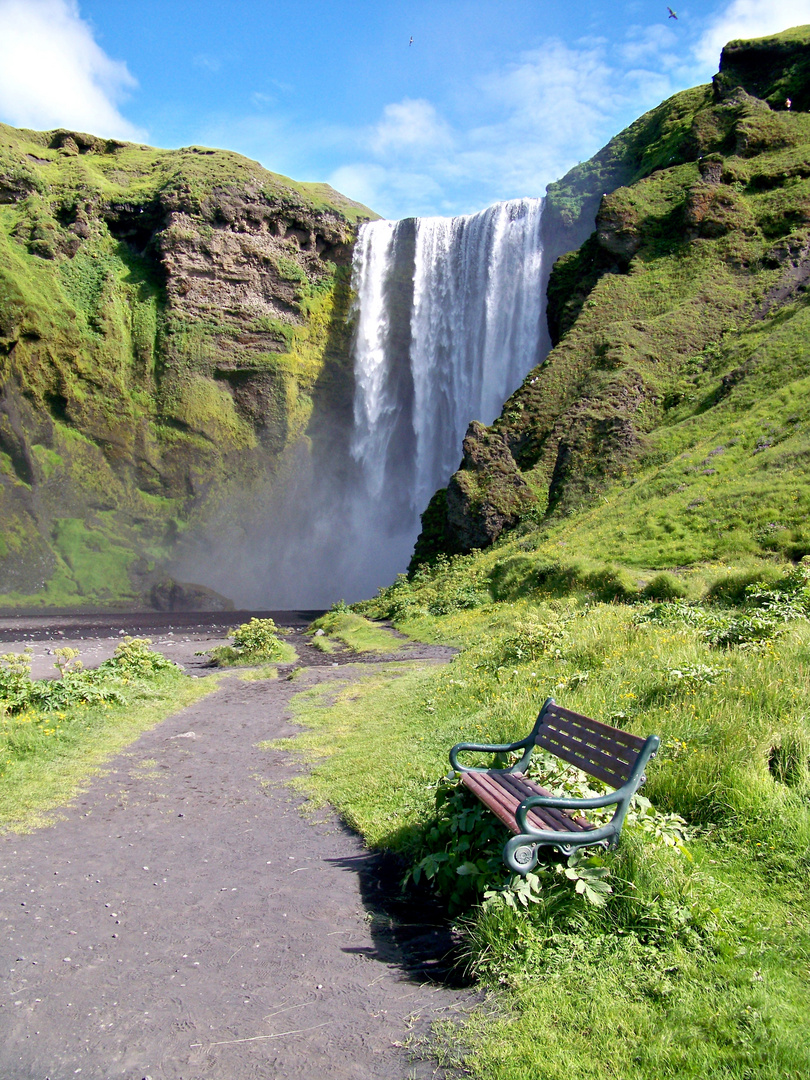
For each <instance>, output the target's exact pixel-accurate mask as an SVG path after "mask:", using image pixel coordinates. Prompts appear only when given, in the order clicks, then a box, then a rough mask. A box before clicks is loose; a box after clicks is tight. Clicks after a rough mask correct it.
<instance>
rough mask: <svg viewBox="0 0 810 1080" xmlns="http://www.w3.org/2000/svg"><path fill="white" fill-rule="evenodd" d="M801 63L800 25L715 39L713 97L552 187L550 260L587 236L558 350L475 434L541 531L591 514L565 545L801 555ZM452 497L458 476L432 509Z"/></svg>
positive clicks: (653, 117) (653, 557) (448, 526)
mask: <svg viewBox="0 0 810 1080" xmlns="http://www.w3.org/2000/svg"><path fill="white" fill-rule="evenodd" d="M808 56H810V27H799V28H796V29H795V30H791V31H788V32H787V33H786V34H783V35H778V36H777V37H774V38H767V39H762V40H760V41H755V42H733V43H732V44H731V45H729V46H727V48H726V49H725V50H724V52H723V61H722V70H721V73H720V76H719V77H718V78H717V79H716V80H715V83H714V86H713V87H712V86H706V87H697V88H695V89H693V90H689V91H686V92H685V93H682V94H677V95H675V97H673V98H671V99H669V100H668V101H666V102H664V103H663V104H662V105H660V106H658V108H656V109H654V110H652V111H651V112H650V113H647V114H646V115H645V116H643V117H641V118H640V119H639V120H637V121H636V122H635V123H634V124H632V125H631V126H630V127H629V128H628V129H627V130H626V131H624V132H622V133H621V134H620V135H618V136H617V137H616V138H615V139H613V140H611V142H610V143H609V144H608V145H607V146H606V147H605V148H604V149H603V150H602V151H600V152H599V153H598V154H597V155H596V156H595V157H594V158H593V159H592V160H591V161H588V162H585V163H583V164H582V165H579V166H577V168H575V169H573V170H572V171H571V172H570V173H569V174H568V175H567V176H566V177H563V179H562V180H560V181H559V182H558V183H556V184H552V185H550V187H549V191H548V200H547V211H546V218H544V226H545V228H546V229H547V231H548V233H549V238H550V243H551V244H552V250H554V244H555V243H562V242H563V241H564V239H565V236H566V235H568V236H578V237H579V238H581V239H583V240H584V243H582V245H581V246H580V247H579V249H578V250H576V251H573V252H570V253H567V254H565V255H563V256H562V257H561V258H559V259H558V261H557V262H556V264H555V266H554V269H553V272H552V275H551V279H550V283H549V288H548V301H549V303H548V315H549V328H550V331H551V335H552V340H553V341H554V343H555V347H554V349H553V350H552V352H551V353H550V354H549V356H548V358H547V360H546V361H545V362H544V363H543V364H542V365H541V366H539V367H537V368H535V369H534V370H533V371H531V372H530V373H529V374H528V375H527V377H526V379H525V380H524V382H523V385H522V386H521V387H519V388H518V390H517V391H516V392H515V393H514V394H513V395H512V397H511V398H510V399H509V400H508V401H507V402H506V404H505V406H504V409H503V412H502V414H501V416H500V417H499V418H498V419H497V420H496V421H495V423H494V424H493V425H492V427H491V428H490V429H489V432H488V436H489V437H491V438H492V439H501V440H503V441H504V443H505V445H506V446H508V448H509V450H510V452H511V455H512V458H513V459H514V461H515V462H516V464H517V466H518V468H519V470H520V471H521V473H522V474H523V476H524V478H525V480H526V481H527V484H528V485H529V487H530V488H531V490H533V491H535V492H537V493H538V494H539V497H540V500H541V505H542V503H543V502H545V504H546V518H545V524H544V525H543V527H542V530H543V531H545V532H546V534H547V535H549V536H551V535H555V536H561V537H562V535H563V534H561V533H560V532H559V527H558V525H557V523H558V522H560V520H561V519H564V518H566V517H568V516H569V515H575V516H576V515H583V514H584V515H587V516H588V527H587V528H586V529H585V530H583V529H582V528H580V529H579V530H578V532H577V535H576V537H574V536H572V537H571V538H565V539H563V538H561V539H560V540H559V543H560V545H564V546H566V548H567V549H571V548H574V547H577V548H582V544H579V543H578V540H579V538H582V537H585V536H586V534H587V535H589V536H592V538H593V543H594V544H595V545H596V546H597V549H599V550H600V552H601V554H603V555H604V556H605V557H609V558H613V559H628V558H629V559H631V561H635V562H637V563H639V564H641V565H643V566H647V567H666V566H674V565H679V564H688V563H689V562H690V561H694V560H699V559H711V558H723V557H726V556H727V555H728V554H729V553H730V552H732V553H743V554H746V555H748V556H756V555H767V554H768V553H773V554H774V555H787V556H788V557H801V555H802V554H804V553H805V551H806V550H807V543H808V539H807V530H806V525H805V522H806V515H807V513H808V510H810V489H808V486H807V485H806V484H805V482H804V475H805V473H804V468H805V465H804V463H805V462H806V453H807V450H806V437H805V436H804V434H803V431H804V428H803V424H804V417H805V415H806V414H807V412H808V410H809V409H810V397H808V387H807V374H808V368H807V350H806V343H805V345H800V344H799V343H800V342H801V340H802V334H803V333H804V332H805V329H804V328H805V327H807V325H808V320H810V309H808V306H807V302H806V300H807V293H806V290H807V284H808V282H810V113H808V112H807V111H805V110H806V109H810V96H809V95H810V61H808V60H807V57H808ZM785 96H789V97H790V98H791V107H790V108H789V109H788V108H787V107H786V103H785V100H784V98H785ZM555 229H556V230H557V232H556V233H555ZM566 229H567V230H568V232H567V234H566V233H565V230H566ZM586 233H590V235H588V236H587V238H586V235H585V234H586ZM808 330H810V327H808ZM763 425H764V426H763ZM484 438H485V437H484ZM779 446H782V447H783V449H781V450H780V449H778V447H779ZM721 455H722V457H721ZM765 455H767V456H768V457H767V459H766V458H765ZM488 470H489V474H488ZM483 473H484V475H485V476H487V475H491V477H492V479H493V480H495V478H496V477H497V473H498V470H497V468H493V467H492V466H491V465H490V464H488V463H487V464H484V466H483ZM485 482H486V481H484V480H482V479H481V478H479V477H478V476H477V475H476V481H475V486H476V490H477V489H478V488H480V487H481V485H482V483H485ZM467 484H469V479H468V477H467V475H466V474H465V470H463V469H462V470H461V471H460V472H459V473H457V474H456V475H455V476H454V478H453V480H452V481H451V485H450V487H448V489H447V495H446V496H445V499H446V501H448V502H449V493H450V490H451V487H453V486H455V487H456V488H458V489H464V487H465V485H467ZM732 490H733V493H734V494H733V496H732V495H731V492H732ZM597 496H602V497H603V498H602V501H601V502H599V501H597ZM475 503H476V500H475V498H474V497H473V496H472V495H471V497H469V498H468V499H467V500H466V503H465V504H463V505H462V503H461V501H459V502H458V503H457V507H458V508H459V520H455V521H453V520H452V519H451V517H450V514H449V513H447V514H446V515H445V519H444V525H443V529H444V534H445V536H446V540H445V543H446V547H445V549H444V550H445V551H446V552H447V553H452V552H453V551H455V550H457V549H458V547H459V546H461V547H462V548H465V547H466V545H467V538H468V535H469V534H470V533H471V531H472V530H475V528H477V522H478V519H477V517H476V514H477V510H476V509H475ZM531 517H532V519H534V518H536V512H534V513H533V514H532V515H531ZM519 518H523V519H525V518H526V511H525V509H524V510H521V511H520V512H519V513H518V514H517V516H516V518H515V520H518V519H519ZM577 520H578V519H577ZM509 524H511V523H507V520H506V518H505V517H504V519H503V528H504V529H508V528H509ZM530 525H531V521H530V522H529V524H528V525H527V528H528V527H529V526H530ZM589 530H590V531H589ZM440 532H441V530H439V532H435V531H434V535H433V541H432V549H431V550H432V557H435V555H436V554H437V553H438V551H437V545H438V536H439V533H440ZM498 532H499V530H498V529H497V528H495V529H493V530H491V533H490V534H489V536H487V537H485V536H484V534H483V533H481V534H480V535H478V537H477V538H478V541H479V544H483V543H488V542H491V540H492V539H494V538H495V536H497V535H498ZM584 542H585V541H584V540H583V543H584ZM420 544H422V540H420V542H419V544H418V545H417V552H419V551H420V550H422V549H421V548H420V546H419V545H420ZM590 546H591V544H590V543H588V544H586V547H590ZM589 553H590V552H589ZM631 553H632V554H631ZM416 561H417V562H418V561H419V560H418V559H417V560H416Z"/></svg>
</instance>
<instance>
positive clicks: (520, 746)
mask: <svg viewBox="0 0 810 1080" xmlns="http://www.w3.org/2000/svg"><path fill="white" fill-rule="evenodd" d="M531 742H532V737H531V735H527V736H526V738H525V739H521V740H520V742H514V743H469V742H460V743H456V745H455V746H454V747H453V748H452V750H451V751H450V766H451V768H452V769H453V771H454V772H460V773H461V772H489V770H488V769H479V768H473V767H469V766H467V765H459V763H458V755H459V753H460V751H462V750H475V751H478V752H479V753H484V754H487V753H489V754H505V753H508V752H509V751H510V750H525V749H526V747H527V746H529V744H530V743H531ZM519 764H523V762H522V761H521V762H519ZM508 771H513V770H508Z"/></svg>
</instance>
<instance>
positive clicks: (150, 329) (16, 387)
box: [0, 125, 375, 606]
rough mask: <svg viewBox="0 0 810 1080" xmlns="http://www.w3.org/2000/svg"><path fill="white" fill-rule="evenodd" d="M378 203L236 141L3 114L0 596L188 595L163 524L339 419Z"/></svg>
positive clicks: (243, 487) (279, 459)
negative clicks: (213, 146)
mask: <svg viewBox="0 0 810 1080" xmlns="http://www.w3.org/2000/svg"><path fill="white" fill-rule="evenodd" d="M373 216H375V215H373V214H372V213H371V211H369V210H367V209H366V208H365V207H362V206H359V205H358V204H356V203H353V202H351V201H350V200H348V199H346V198H344V197H343V196H341V195H340V194H338V193H337V192H335V191H333V190H332V189H331V188H329V187H327V186H326V185H319V184H297V183H295V182H293V181H292V180H289V179H287V178H286V177H282V176H278V175H276V174H274V173H270V172H267V171H266V170H265V169H263V168H262V167H261V166H259V165H258V164H257V163H256V162H253V161H249V160H247V159H245V158H242V157H240V156H239V155H238V154H233V153H228V152H225V151H214V150H209V149H205V148H202V147H189V148H186V149H183V150H176V151H165V150H158V149H153V148H151V147H147V146H138V145H134V144H131V143H123V142H118V141H115V140H104V139H99V138H95V137H94V136H91V135H85V134H82V133H78V132H68V131H63V130H60V131H51V132H44V133H42V132H34V131H24V130H16V129H13V128H9V127H6V126H3V125H0V604H5V605H17V604H26V605H30V604H40V605H42V604H47V605H65V604H71V605H75V604H95V605H97V604H111V603H125V604H128V605H138V604H156V605H157V606H164V605H166V604H170V605H171V604H179V603H182V602H183V595H184V594H183V590H180V591H179V592H178V590H177V588H176V587H175V586H173V585H172V583H167V582H166V581H165V575H163V574H162V572H161V565H162V563H163V562H164V561H165V559H166V557H167V556H168V555H169V554H170V552H171V550H172V548H173V546H174V545H175V543H176V541H177V538H178V537H179V536H180V535H181V534H182V533H184V532H185V531H187V530H192V531H193V530H194V528H195V527H196V526H197V525H199V524H200V523H202V522H203V521H204V520H205V519H206V517H207V516H208V515H210V514H211V513H212V512H214V511H216V510H217V509H221V508H222V507H223V506H227V505H229V503H230V501H231V500H233V501H234V505H241V506H246V505H248V504H249V503H251V502H254V503H255V500H256V499H261V498H266V497H267V496H268V492H269V491H270V490H271V489H272V487H273V484H274V483H275V482H276V480H277V478H278V477H280V476H282V475H283V472H284V468H285V461H286V460H287V459H288V458H289V457H290V456H291V450H292V448H293V447H295V446H296V445H300V444H301V442H302V440H305V439H306V435H307V430H308V426H309V425H310V422H311V420H312V418H313V415H317V414H319V413H321V414H328V413H332V414H334V415H335V417H336V418H337V421H338V422H343V423H345V420H346V410H347V408H349V394H350V375H351V373H350V370H349V349H348V326H347V314H348V305H349V277H348V275H349V265H350V261H351V250H352V246H353V243H354V238H355V234H356V225H357V222H358V220H362V219H363V218H369V217H373ZM203 592H204V591H198V592H197V593H195V594H194V595H193V596H189V597H187V602H189V603H192V604H194V605H195V606H199V605H201V604H202V605H205V604H206V603H208V602H210V603H214V604H216V603H217V598H216V597H215V596H210V597H206V596H205V595H203ZM167 597H170V598H171V597H173V598H174V599H173V600H172V599H168V600H167Z"/></svg>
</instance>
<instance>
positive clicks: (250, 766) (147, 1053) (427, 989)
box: [0, 642, 469, 1080]
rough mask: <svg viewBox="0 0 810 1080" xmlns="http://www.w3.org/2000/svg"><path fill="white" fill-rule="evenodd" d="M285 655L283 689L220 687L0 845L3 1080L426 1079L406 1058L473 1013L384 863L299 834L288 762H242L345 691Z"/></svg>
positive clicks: (270, 757)
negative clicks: (419, 1042) (449, 1023)
mask: <svg viewBox="0 0 810 1080" xmlns="http://www.w3.org/2000/svg"><path fill="white" fill-rule="evenodd" d="M170 644H171V642H170ZM299 651H300V652H302V653H304V652H305V653H306V656H305V657H304V659H305V660H308V659H309V658H310V657H311V658H312V660H313V661H315V665H314V666H308V667H306V668H305V670H304V671H303V672H301V673H300V674H299V677H298V678H296V679H295V681H294V682H289V681H286V680H284V679H280V680H262V681H255V682H248V681H243V680H240V679H238V678H237V677H236V676H235V675H233V676H227V677H226V678H225V679H224V681H223V683H222V685H221V687H220V689H219V690H218V691H217V692H215V693H214V694H212V695H210V696H209V697H208V698H206V699H204V700H202V701H200V702H198V703H197V704H195V705H193V706H191V707H189V708H188V709H185V710H184V711H182V712H180V713H178V714H176V715H175V716H172V717H170V718H169V719H168V720H166V721H164V722H163V723H162V724H161V725H159V726H158V727H157V728H155V729H154V730H152V731H151V732H148V733H146V734H145V735H143V736H142V737H141V738H140V739H139V740H138V741H137V742H136V743H134V744H133V745H132V746H130V748H129V749H128V751H126V752H125V753H123V754H121V755H119V756H118V757H117V758H115V759H113V761H112V762H110V765H109V772H108V773H107V774H106V775H105V776H103V777H100V778H98V779H97V780H95V781H94V782H93V783H92V785H91V787H90V788H89V790H88V791H87V793H86V794H84V795H82V796H80V797H79V798H78V799H77V800H76V801H75V802H74V803H73V804H72V805H71V806H69V807H67V808H66V810H65V812H64V818H63V820H60V821H58V822H57V823H56V824H55V825H53V826H51V827H50V828H46V829H41V830H39V831H38V832H35V833H32V834H29V835H7V836H4V837H2V838H0V877H2V880H1V881H0V886H2V891H1V892H0V936H1V937H2V941H1V942H0V970H2V971H3V976H4V978H3V992H2V997H1V998H0V1078H2V1080H46V1078H47V1080H68V1078H70V1077H80V1078H81V1080H111V1078H113V1077H124V1078H127V1080H142V1078H144V1077H149V1078H151V1080H248V1078H253V1077H257V1078H259V1077H261V1078H271V1077H273V1078H276V1077H278V1078H286V1077H290V1078H293V1077H303V1078H307V1080H309V1078H320V1077H335V1078H341V1080H342V1078H358V1080H361V1078H362V1080H366V1078H378V1077H379V1078H380V1080H383V1078H384V1080H398V1078H406V1077H430V1076H434V1075H436V1074H435V1073H434V1069H433V1066H432V1065H431V1064H430V1063H428V1062H426V1061H414V1060H412V1058H411V1055H410V1054H409V1052H408V1051H407V1049H405V1048H404V1047H403V1045H402V1044H403V1043H405V1042H406V1041H407V1040H408V1038H409V1036H410V1035H411V1034H412V1033H414V1032H416V1033H417V1034H419V1033H425V1032H426V1031H427V1029H428V1027H429V1024H430V1022H431V1021H432V1020H434V1019H435V1018H437V1017H441V1016H449V1017H452V1016H454V1015H456V1013H457V1010H458V1009H460V1008H461V1007H463V1005H464V1003H465V1002H466V1001H468V1000H469V999H468V997H467V995H466V994H465V992H464V991H463V990H458V989H452V988H449V987H448V986H446V985H444V984H443V983H442V981H441V973H442V958H443V957H444V956H445V955H446V953H447V950H448V948H449V944H450V941H449V937H448V934H447V931H446V929H445V928H444V927H442V926H441V925H438V924H437V923H436V920H435V919H434V918H432V916H431V915H430V914H427V915H426V914H425V913H424V912H419V911H410V912H409V913H408V915H407V917H406V918H403V915H402V912H399V913H397V912H396V911H395V910H394V909H392V908H391V907H390V905H388V906H386V895H387V893H388V892H389V891H390V883H391V880H392V874H391V870H390V867H388V866H386V862H385V860H384V859H382V858H381V857H380V856H377V855H373V854H371V853H369V852H368V851H366V850H365V849H364V848H363V845H362V843H361V842H360V840H359V839H358V838H357V837H356V836H355V835H354V834H352V833H350V832H349V831H348V830H346V829H345V828H343V827H342V826H341V825H340V824H339V823H338V822H337V821H335V820H334V819H332V820H327V821H322V822H319V823H312V822H311V821H310V820H308V819H305V818H304V817H302V814H301V811H300V799H299V798H298V797H297V796H295V795H294V794H293V793H292V792H291V790H290V789H289V787H288V786H287V785H286V783H285V781H286V780H287V779H288V778H289V776H290V774H291V769H292V768H294V766H292V765H291V763H290V758H289V756H288V755H287V754H285V753H282V752H278V751H260V750H258V749H257V748H256V744H257V743H258V742H260V741H261V740H264V739H274V738H279V737H283V736H287V735H290V734H292V733H293V732H294V730H295V729H294V728H293V727H292V726H291V725H290V724H289V722H288V721H287V719H286V715H287V705H288V702H289V699H290V697H291V695H292V694H293V693H294V692H297V691H298V690H300V689H302V688H304V687H306V686H307V685H312V684H313V683H315V682H323V681H330V680H336V679H343V678H347V677H348V678H355V677H358V676H359V675H360V674H362V667H360V666H358V665H352V666H351V667H348V666H345V663H344V658H341V660H339V661H338V666H334V665H335V659H334V658H333V657H329V658H326V657H323V656H322V655H321V654H317V655H313V654H314V653H315V650H312V649H309V648H302V649H300V650H299ZM425 651H426V653H427V656H426V659H429V658H432V659H434V660H438V659H440V657H439V656H438V655H437V653H438V650H436V649H426V650H425ZM170 655H171V653H170ZM406 655H407V656H408V657H410V658H414V657H415V656H417V655H419V649H418V648H414V649H409V650H408V653H407V654H406ZM392 913H393V917H392Z"/></svg>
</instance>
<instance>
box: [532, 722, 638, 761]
mask: <svg viewBox="0 0 810 1080" xmlns="http://www.w3.org/2000/svg"><path fill="white" fill-rule="evenodd" d="M545 729H549V730H551V729H556V730H558V731H563V732H566V733H567V734H569V735H572V736H573V737H575V738H578V739H582V740H584V741H586V742H588V743H590V744H592V745H594V746H599V747H603V748H604V749H606V750H608V751H610V752H611V753H615V754H617V755H618V756H619V757H621V758H625V759H626V758H627V757H628V756H629V757H631V758H636V757H637V756H638V754H639V753H640V752H641V750H642V748H643V746H644V742H645V740H644V739H642V738H640V737H639V736H637V735H634V736H633V737H632V741H630V739H629V738H623V737H622V738H617V737H616V736H617V735H619V736H624V734H625V733H624V732H617V731H616V730H615V729H614V728H605V727H604V725H600V727H598V728H596V727H594V726H593V725H589V724H582V723H580V722H579V720H571V719H568V718H566V717H558V716H553V715H552V716H548V717H546V719H545V720H544V722H543V724H542V725H541V727H540V729H539V731H543V730H545ZM538 733H539V732H538ZM639 744H640V745H639Z"/></svg>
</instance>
